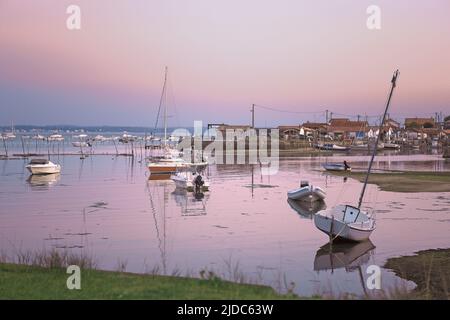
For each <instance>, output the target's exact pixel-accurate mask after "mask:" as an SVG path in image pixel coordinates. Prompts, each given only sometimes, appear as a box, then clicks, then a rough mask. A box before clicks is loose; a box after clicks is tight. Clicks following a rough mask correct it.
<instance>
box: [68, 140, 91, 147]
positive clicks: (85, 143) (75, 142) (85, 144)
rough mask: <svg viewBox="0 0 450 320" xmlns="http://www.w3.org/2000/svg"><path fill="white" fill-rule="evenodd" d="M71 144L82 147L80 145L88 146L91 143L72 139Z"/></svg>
mask: <svg viewBox="0 0 450 320" xmlns="http://www.w3.org/2000/svg"><path fill="white" fill-rule="evenodd" d="M72 146H74V147H75V148H82V147H90V146H91V144H90V143H89V142H85V141H74V142H72Z"/></svg>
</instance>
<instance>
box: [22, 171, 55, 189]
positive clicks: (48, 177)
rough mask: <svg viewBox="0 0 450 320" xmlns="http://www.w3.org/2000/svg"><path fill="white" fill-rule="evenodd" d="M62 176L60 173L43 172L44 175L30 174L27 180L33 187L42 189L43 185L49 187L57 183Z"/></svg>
mask: <svg viewBox="0 0 450 320" xmlns="http://www.w3.org/2000/svg"><path fill="white" fill-rule="evenodd" d="M60 178H61V174H60V173H52V174H43V175H34V174H32V175H30V176H29V177H28V179H27V182H28V183H29V184H30V186H31V188H32V189H33V188H38V189H42V187H49V186H51V185H53V184H55V183H57V182H58V181H59V180H60Z"/></svg>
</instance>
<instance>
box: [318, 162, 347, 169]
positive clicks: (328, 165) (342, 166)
mask: <svg viewBox="0 0 450 320" xmlns="http://www.w3.org/2000/svg"><path fill="white" fill-rule="evenodd" d="M322 167H323V168H324V169H325V170H327V171H352V167H350V166H349V165H348V164H347V163H346V162H345V163H324V164H322Z"/></svg>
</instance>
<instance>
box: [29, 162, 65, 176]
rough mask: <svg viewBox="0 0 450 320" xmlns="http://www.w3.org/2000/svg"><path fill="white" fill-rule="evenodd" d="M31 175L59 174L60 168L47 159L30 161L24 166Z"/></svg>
mask: <svg viewBox="0 0 450 320" xmlns="http://www.w3.org/2000/svg"><path fill="white" fill-rule="evenodd" d="M26 168H27V169H28V171H30V172H31V174H53V173H60V172H61V166H60V165H59V164H55V163H53V162H51V161H49V160H47V159H32V160H31V161H30V163H29V164H28V165H27V166H26Z"/></svg>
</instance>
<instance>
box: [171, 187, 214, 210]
mask: <svg viewBox="0 0 450 320" xmlns="http://www.w3.org/2000/svg"><path fill="white" fill-rule="evenodd" d="M171 195H172V198H173V199H174V200H175V203H176V204H177V206H179V207H180V208H181V215H182V216H206V214H207V212H206V202H207V201H208V199H209V193H199V194H195V193H192V192H187V191H186V190H180V189H178V188H177V189H175V191H173V192H172V193H171Z"/></svg>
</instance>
